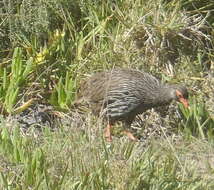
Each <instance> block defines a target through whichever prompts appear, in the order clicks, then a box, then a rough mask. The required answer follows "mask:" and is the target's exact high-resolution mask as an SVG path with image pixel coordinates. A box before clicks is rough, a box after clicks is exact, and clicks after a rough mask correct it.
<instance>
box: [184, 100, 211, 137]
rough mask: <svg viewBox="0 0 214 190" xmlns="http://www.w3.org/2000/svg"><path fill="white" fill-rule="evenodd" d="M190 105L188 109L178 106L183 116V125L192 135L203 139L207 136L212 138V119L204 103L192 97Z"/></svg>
mask: <svg viewBox="0 0 214 190" xmlns="http://www.w3.org/2000/svg"><path fill="white" fill-rule="evenodd" d="M190 105H191V106H190V108H189V109H185V108H183V107H181V106H180V110H181V113H182V116H183V118H184V121H183V123H182V125H183V127H184V128H185V129H186V130H187V131H189V133H190V134H192V135H196V136H200V137H201V138H203V139H205V138H207V137H209V138H211V139H212V138H213V135H214V128H213V126H214V120H213V118H211V116H210V114H209V112H208V111H207V109H206V107H205V104H204V103H203V102H197V99H196V98H195V97H193V98H192V100H191V102H190Z"/></svg>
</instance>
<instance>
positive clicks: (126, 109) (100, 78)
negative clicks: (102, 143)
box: [75, 69, 188, 126]
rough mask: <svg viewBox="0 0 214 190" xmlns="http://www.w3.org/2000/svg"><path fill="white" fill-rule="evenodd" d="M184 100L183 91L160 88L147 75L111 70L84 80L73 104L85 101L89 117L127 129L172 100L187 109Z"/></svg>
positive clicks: (138, 72) (184, 93)
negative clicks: (142, 116) (93, 116)
mask: <svg viewBox="0 0 214 190" xmlns="http://www.w3.org/2000/svg"><path fill="white" fill-rule="evenodd" d="M177 93H178V94H177ZM187 96H188V93H187V89H186V88H185V87H183V86H178V85H167V84H163V83H161V82H160V81H159V80H157V79H156V78H155V77H153V76H152V75H150V74H148V73H145V72H140V71H137V70H129V69H114V70H110V71H106V72H100V73H96V74H94V75H93V76H91V77H90V78H89V79H87V80H85V81H84V82H83V83H82V84H81V88H80V92H79V93H78V96H77V100H76V102H75V103H79V102H82V101H86V102H87V103H88V104H89V105H90V108H91V109H92V111H93V113H94V114H96V115H99V114H100V115H102V116H104V117H105V118H106V119H107V120H108V122H109V124H110V125H112V124H113V123H114V122H115V121H118V120H121V121H123V122H124V123H125V125H126V126H129V125H130V124H131V123H132V121H133V120H134V118H135V116H136V115H137V114H140V113H143V112H144V111H146V110H147V109H150V108H152V107H156V106H161V105H167V104H169V103H170V102H171V101H172V100H180V101H181V102H182V101H183V102H182V103H183V104H184V105H186V106H187V102H185V101H186V98H187Z"/></svg>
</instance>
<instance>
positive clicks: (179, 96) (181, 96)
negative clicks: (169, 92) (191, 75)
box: [176, 90, 183, 98]
mask: <svg viewBox="0 0 214 190" xmlns="http://www.w3.org/2000/svg"><path fill="white" fill-rule="evenodd" d="M176 95H177V97H178V98H183V95H182V94H181V92H180V91H178V90H176Z"/></svg>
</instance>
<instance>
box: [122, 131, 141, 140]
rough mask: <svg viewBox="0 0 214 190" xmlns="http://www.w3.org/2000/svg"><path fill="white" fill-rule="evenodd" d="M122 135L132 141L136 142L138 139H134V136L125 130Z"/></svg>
mask: <svg viewBox="0 0 214 190" xmlns="http://www.w3.org/2000/svg"><path fill="white" fill-rule="evenodd" d="M123 133H124V134H125V135H127V136H128V137H129V138H130V139H131V140H132V141H138V139H137V138H136V137H134V135H133V134H132V133H131V132H129V131H127V130H125V131H123Z"/></svg>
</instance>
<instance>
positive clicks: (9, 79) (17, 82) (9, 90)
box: [0, 48, 33, 113]
mask: <svg viewBox="0 0 214 190" xmlns="http://www.w3.org/2000/svg"><path fill="white" fill-rule="evenodd" d="M22 59H23V58H22V50H21V49H20V48H16V49H15V50H14V53H13V57H12V63H11V67H10V68H9V69H7V68H4V69H2V71H1V74H2V75H1V76H0V77H1V79H2V86H0V96H1V97H0V99H1V101H2V102H3V104H4V106H5V109H6V110H7V112H9V113H11V112H12V111H13V106H14V104H15V103H16V101H17V97H18V95H19V91H20V87H22V86H23V83H25V82H26V79H27V77H28V75H29V74H30V73H31V71H32V68H33V60H32V58H29V60H27V61H26V62H25V63H23V60H22Z"/></svg>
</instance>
